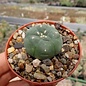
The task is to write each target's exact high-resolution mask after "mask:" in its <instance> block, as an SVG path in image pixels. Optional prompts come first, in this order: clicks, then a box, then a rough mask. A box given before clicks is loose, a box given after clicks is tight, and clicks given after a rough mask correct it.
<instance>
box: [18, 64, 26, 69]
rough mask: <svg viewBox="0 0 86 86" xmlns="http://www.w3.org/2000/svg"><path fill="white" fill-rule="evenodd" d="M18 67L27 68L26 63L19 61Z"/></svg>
mask: <svg viewBox="0 0 86 86" xmlns="http://www.w3.org/2000/svg"><path fill="white" fill-rule="evenodd" d="M18 67H19V68H20V69H23V70H24V68H25V66H24V63H22V62H19V63H18Z"/></svg>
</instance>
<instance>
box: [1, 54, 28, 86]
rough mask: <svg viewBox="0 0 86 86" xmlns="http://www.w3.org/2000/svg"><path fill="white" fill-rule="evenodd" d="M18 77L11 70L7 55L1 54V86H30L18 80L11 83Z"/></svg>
mask: <svg viewBox="0 0 86 86" xmlns="http://www.w3.org/2000/svg"><path fill="white" fill-rule="evenodd" d="M14 77H16V75H14V74H13V73H12V72H11V70H10V69H9V67H8V65H7V62H6V59H5V53H1V54H0V86H19V85H20V86H29V84H28V83H27V82H25V81H23V80H17V81H12V82H9V81H10V80H11V79H13V78H14Z"/></svg>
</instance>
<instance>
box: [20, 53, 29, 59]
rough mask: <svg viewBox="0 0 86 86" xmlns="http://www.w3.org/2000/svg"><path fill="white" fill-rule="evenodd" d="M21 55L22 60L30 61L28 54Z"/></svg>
mask: <svg viewBox="0 0 86 86" xmlns="http://www.w3.org/2000/svg"><path fill="white" fill-rule="evenodd" d="M21 55H22V59H23V60H26V59H28V57H27V54H26V53H23V52H21Z"/></svg>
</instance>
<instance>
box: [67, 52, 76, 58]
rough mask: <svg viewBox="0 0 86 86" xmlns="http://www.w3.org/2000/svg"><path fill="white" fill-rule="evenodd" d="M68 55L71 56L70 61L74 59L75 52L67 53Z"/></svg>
mask: <svg viewBox="0 0 86 86" xmlns="http://www.w3.org/2000/svg"><path fill="white" fill-rule="evenodd" d="M66 54H68V55H69V57H68V58H70V59H72V58H73V57H74V54H73V52H67V53H66Z"/></svg>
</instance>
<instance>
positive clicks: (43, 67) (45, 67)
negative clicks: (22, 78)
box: [41, 64, 50, 73]
mask: <svg viewBox="0 0 86 86" xmlns="http://www.w3.org/2000/svg"><path fill="white" fill-rule="evenodd" d="M41 68H42V69H43V70H44V71H45V73H48V72H49V71H50V69H49V68H48V67H47V66H46V65H45V64H42V65H41Z"/></svg>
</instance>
